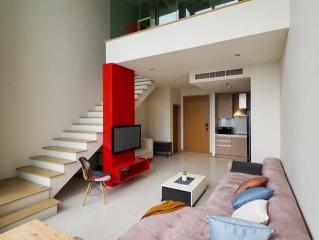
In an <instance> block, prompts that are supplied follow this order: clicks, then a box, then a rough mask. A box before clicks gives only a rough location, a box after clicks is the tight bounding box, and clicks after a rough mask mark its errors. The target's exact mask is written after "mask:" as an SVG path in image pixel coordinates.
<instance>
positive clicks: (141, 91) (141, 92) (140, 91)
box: [135, 90, 143, 95]
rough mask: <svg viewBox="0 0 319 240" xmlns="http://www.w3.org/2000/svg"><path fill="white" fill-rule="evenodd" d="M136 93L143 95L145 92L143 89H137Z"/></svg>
mask: <svg viewBox="0 0 319 240" xmlns="http://www.w3.org/2000/svg"><path fill="white" fill-rule="evenodd" d="M135 94H139V95H142V94H143V90H135Z"/></svg>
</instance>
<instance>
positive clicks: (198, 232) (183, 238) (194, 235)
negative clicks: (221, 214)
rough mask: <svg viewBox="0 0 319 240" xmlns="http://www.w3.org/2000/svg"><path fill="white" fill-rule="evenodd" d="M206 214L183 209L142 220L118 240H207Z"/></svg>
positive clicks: (208, 230) (203, 211) (186, 208)
mask: <svg viewBox="0 0 319 240" xmlns="http://www.w3.org/2000/svg"><path fill="white" fill-rule="evenodd" d="M207 216H208V212H207V211H206V210H203V209H199V208H193V207H184V208H182V209H181V210H178V211H176V212H172V213H167V214H163V215H155V216H150V217H146V218H143V219H142V220H141V221H139V222H138V223H137V224H136V225H135V226H134V227H133V228H131V229H130V230H129V231H127V232H126V233H125V234H124V235H123V236H122V237H120V239H119V240H164V239H165V240H168V239H169V240H194V239H196V240H208V239H209V236H210V229H209V225H208V223H207Z"/></svg>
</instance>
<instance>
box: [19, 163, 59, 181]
mask: <svg viewBox="0 0 319 240" xmlns="http://www.w3.org/2000/svg"><path fill="white" fill-rule="evenodd" d="M17 171H19V172H23V173H28V174H32V175H37V176H40V177H45V178H53V177H57V176H60V175H62V174H63V173H61V172H56V171H52V170H48V169H45V168H39V167H35V166H32V165H29V166H25V167H20V168H17Z"/></svg>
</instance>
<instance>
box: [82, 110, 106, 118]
mask: <svg viewBox="0 0 319 240" xmlns="http://www.w3.org/2000/svg"><path fill="white" fill-rule="evenodd" d="M86 115H87V116H88V117H103V112H101V111H89V112H88V113H87V114H86Z"/></svg>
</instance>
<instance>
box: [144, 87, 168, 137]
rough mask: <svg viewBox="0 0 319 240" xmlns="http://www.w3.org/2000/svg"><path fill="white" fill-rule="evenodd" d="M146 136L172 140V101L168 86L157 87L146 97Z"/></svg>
mask: <svg viewBox="0 0 319 240" xmlns="http://www.w3.org/2000/svg"><path fill="white" fill-rule="evenodd" d="M146 104H147V136H148V137H151V138H153V139H154V141H164V142H171V141H172V138H171V137H172V124H171V123H172V122H171V116H172V103H171V89H170V87H157V88H155V90H154V91H153V92H152V93H151V94H150V96H149V97H148V98H147V99H146Z"/></svg>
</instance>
